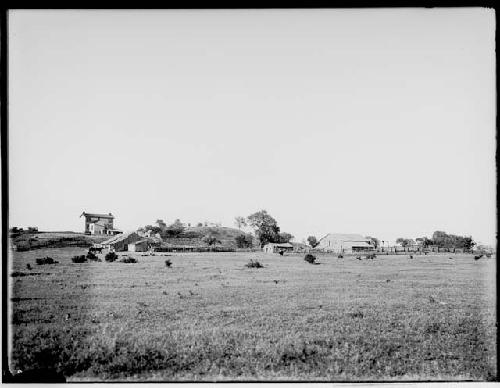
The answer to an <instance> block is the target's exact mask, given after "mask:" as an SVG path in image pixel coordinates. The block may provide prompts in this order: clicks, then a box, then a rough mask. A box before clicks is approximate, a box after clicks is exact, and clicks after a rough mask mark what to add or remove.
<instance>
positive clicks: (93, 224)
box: [80, 212, 121, 235]
mask: <svg viewBox="0 0 500 388" xmlns="http://www.w3.org/2000/svg"><path fill="white" fill-rule="evenodd" d="M82 216H84V217H85V229H84V233H85V234H108V235H113V234H118V233H121V231H120V230H118V229H114V227H113V220H114V218H115V217H114V216H113V215H112V214H111V213H108V214H96V213H85V212H83V213H82V214H81V215H80V217H82Z"/></svg>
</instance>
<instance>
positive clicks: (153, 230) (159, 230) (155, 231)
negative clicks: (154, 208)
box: [144, 225, 162, 234]
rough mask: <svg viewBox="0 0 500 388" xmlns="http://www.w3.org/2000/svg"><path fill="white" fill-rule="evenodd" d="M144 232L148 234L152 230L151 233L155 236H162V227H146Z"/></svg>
mask: <svg viewBox="0 0 500 388" xmlns="http://www.w3.org/2000/svg"><path fill="white" fill-rule="evenodd" d="M144 230H145V231H146V232H147V231H148V230H150V231H151V233H153V234H156V233H160V234H161V232H162V229H161V228H160V227H158V226H152V225H146V226H145V227H144Z"/></svg>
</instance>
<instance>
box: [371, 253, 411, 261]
mask: <svg viewBox="0 0 500 388" xmlns="http://www.w3.org/2000/svg"><path fill="white" fill-rule="evenodd" d="M366 258H367V259H368V260H373V259H376V258H377V255H376V254H375V253H369V254H368V255H366ZM412 258H413V257H412Z"/></svg>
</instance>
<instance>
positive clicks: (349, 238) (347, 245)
mask: <svg viewBox="0 0 500 388" xmlns="http://www.w3.org/2000/svg"><path fill="white" fill-rule="evenodd" d="M316 249H321V250H323V251H325V252H336V253H354V252H366V251H373V250H375V247H374V246H373V245H372V241H371V239H369V238H366V237H363V236H362V235H360V234H341V233H329V234H327V235H326V236H325V237H323V238H322V239H320V240H319V244H318V246H317V247H316Z"/></svg>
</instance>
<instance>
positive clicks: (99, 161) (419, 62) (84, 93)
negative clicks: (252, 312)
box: [9, 8, 496, 244]
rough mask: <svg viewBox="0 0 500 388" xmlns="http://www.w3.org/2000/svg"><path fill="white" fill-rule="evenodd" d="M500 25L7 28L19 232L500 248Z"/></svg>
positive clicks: (68, 21) (421, 18) (433, 17)
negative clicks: (281, 235) (240, 230)
mask: <svg viewBox="0 0 500 388" xmlns="http://www.w3.org/2000/svg"><path fill="white" fill-rule="evenodd" d="M494 38H495V14H494V11H493V10H488V9H480V8H461V9H458V8H457V9H449V8H447V9H436V8H434V9H399V10H398V9H377V10H370V9H366V10H238V11H236V10H225V11H224V10H222V11H218V10H211V11H196V10H191V11H181V10H166V11H59V10H50V11H32V10H17V11H11V12H10V13H9V162H10V166H9V167H10V171H9V178H10V224H11V225H16V226H28V225H36V226H38V227H39V228H40V229H41V230H75V231H81V230H83V218H79V215H80V214H81V213H82V211H88V212H103V213H108V212H112V213H113V214H114V215H115V216H116V220H115V225H116V227H118V228H120V229H123V230H131V229H135V228H137V227H138V226H141V225H145V224H151V223H152V222H154V221H155V220H156V219H157V218H163V219H164V220H165V221H166V222H167V223H169V222H172V221H173V220H174V219H175V218H180V219H181V220H182V221H185V222H191V223H197V222H199V221H205V220H207V221H212V222H221V223H222V224H223V225H226V226H234V217H235V216H238V215H242V216H248V215H249V214H251V213H253V212H255V211H257V210H260V209H266V210H267V211H268V212H269V213H270V214H271V215H272V216H274V217H275V218H276V219H277V220H278V223H279V225H280V226H281V229H282V230H283V231H287V232H290V233H292V234H293V235H294V236H296V237H297V238H298V240H299V241H300V239H302V238H304V237H307V236H308V235H315V236H317V237H318V238H319V237H322V236H323V235H325V234H327V233H329V232H335V233H360V234H363V235H372V236H375V237H378V238H379V239H381V240H395V239H396V238H397V237H410V238H415V237H421V236H429V237H430V236H431V235H432V233H433V231H435V230H444V231H446V232H449V233H454V234H461V235H472V236H473V237H474V238H475V239H476V240H479V241H481V242H484V243H489V244H492V243H494V242H495V241H496V206H495V195H496V194H495V190H496V181H495V179H496V175H495V174H496V171H495V160H494V157H495V114H496V102H495V98H496V97H495V93H496V91H495V52H494V43H495V42H494Z"/></svg>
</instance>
